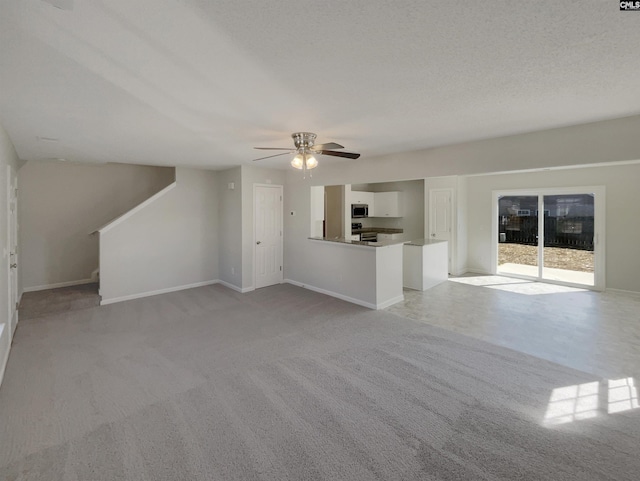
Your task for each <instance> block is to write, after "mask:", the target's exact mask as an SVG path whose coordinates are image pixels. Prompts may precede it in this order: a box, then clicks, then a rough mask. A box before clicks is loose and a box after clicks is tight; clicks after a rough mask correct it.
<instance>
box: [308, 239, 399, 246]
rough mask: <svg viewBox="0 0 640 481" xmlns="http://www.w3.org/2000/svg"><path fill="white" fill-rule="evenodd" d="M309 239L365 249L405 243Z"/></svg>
mask: <svg viewBox="0 0 640 481" xmlns="http://www.w3.org/2000/svg"><path fill="white" fill-rule="evenodd" d="M308 239H310V240H314V241H321V242H335V243H336V244H349V245H353V246H364V247H389V246H394V245H400V244H404V241H401V240H395V241H394V240H388V241H380V242H363V241H356V240H350V239H345V238H344V237H336V238H329V237H309V238H308Z"/></svg>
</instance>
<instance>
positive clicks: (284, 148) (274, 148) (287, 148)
mask: <svg viewBox="0 0 640 481" xmlns="http://www.w3.org/2000/svg"><path fill="white" fill-rule="evenodd" d="M254 149H258V150H290V151H291V152H293V150H294V149H292V148H291V147H282V148H280V147H254Z"/></svg>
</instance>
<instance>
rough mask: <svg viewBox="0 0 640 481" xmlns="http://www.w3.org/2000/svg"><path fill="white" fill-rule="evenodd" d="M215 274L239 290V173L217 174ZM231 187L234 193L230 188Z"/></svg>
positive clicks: (240, 174)
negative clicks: (216, 269)
mask: <svg viewBox="0 0 640 481" xmlns="http://www.w3.org/2000/svg"><path fill="white" fill-rule="evenodd" d="M216 175H217V179H218V241H219V244H218V245H219V253H218V265H219V268H218V273H219V278H220V280H221V281H222V282H224V283H225V284H227V285H228V286H230V287H232V288H235V289H237V290H240V289H242V169H241V168H240V167H236V168H234V169H228V170H223V171H221V172H217V174H216ZM230 183H233V189H230V188H229V187H230V186H229V184H230Z"/></svg>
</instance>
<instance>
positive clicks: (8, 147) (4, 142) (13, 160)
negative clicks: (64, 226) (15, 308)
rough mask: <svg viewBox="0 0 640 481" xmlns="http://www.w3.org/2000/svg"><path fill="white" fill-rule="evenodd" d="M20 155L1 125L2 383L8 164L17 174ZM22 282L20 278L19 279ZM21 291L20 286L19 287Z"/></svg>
mask: <svg viewBox="0 0 640 481" xmlns="http://www.w3.org/2000/svg"><path fill="white" fill-rule="evenodd" d="M20 164H21V163H20V161H19V160H18V155H17V154H16V151H15V149H14V147H13V144H12V143H11V140H10V139H9V136H8V135H7V133H6V131H5V130H4V127H2V125H0V252H1V253H2V255H1V256H0V330H2V334H0V383H1V382H2V377H3V375H4V369H5V366H6V363H7V358H8V356H9V349H10V348H11V332H10V331H11V328H10V322H11V320H10V319H9V300H8V299H9V285H8V277H9V254H8V252H9V244H8V242H7V221H8V215H7V214H8V212H7V183H8V178H7V170H8V169H7V166H11V167H12V169H13V173H14V175H17V171H18V168H19V166H20ZM18 283H19V284H20V280H19V281H18ZM19 291H20V287H19Z"/></svg>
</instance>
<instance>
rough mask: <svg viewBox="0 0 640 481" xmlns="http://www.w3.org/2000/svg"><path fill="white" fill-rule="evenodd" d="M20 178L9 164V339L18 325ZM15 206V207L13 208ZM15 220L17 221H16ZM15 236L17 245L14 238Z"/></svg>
mask: <svg viewBox="0 0 640 481" xmlns="http://www.w3.org/2000/svg"><path fill="white" fill-rule="evenodd" d="M17 189H18V178H17V175H15V173H14V171H13V168H12V167H11V165H7V249H8V251H9V252H8V258H7V261H8V262H7V310H8V312H7V321H8V325H7V327H8V328H9V331H8V333H9V339H11V338H12V336H13V334H14V332H15V330H16V327H17V326H18V302H19V300H20V296H19V292H18V286H19V282H18V269H17V268H15V270H13V269H12V267H11V264H12V263H15V264H18V192H17ZM12 207H13V209H12ZM14 220H15V222H14ZM14 238H15V245H14V242H13V240H14Z"/></svg>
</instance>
